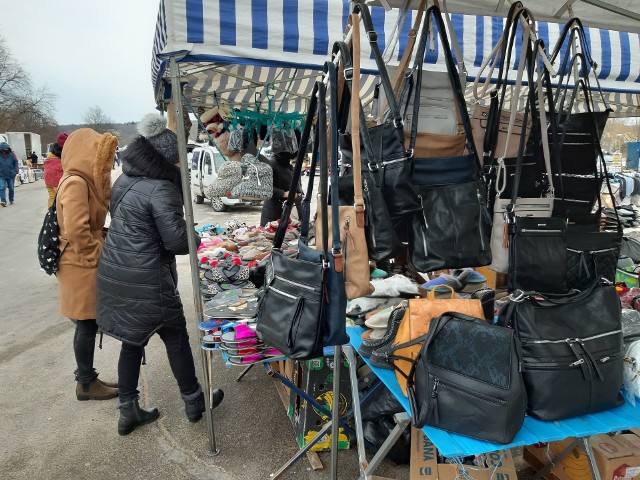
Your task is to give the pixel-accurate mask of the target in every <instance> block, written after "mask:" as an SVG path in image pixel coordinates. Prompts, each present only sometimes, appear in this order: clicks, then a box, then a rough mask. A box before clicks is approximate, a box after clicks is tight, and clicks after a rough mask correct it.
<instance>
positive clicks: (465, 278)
mask: <svg viewBox="0 0 640 480" xmlns="http://www.w3.org/2000/svg"><path fill="white" fill-rule="evenodd" d="M486 281H487V279H486V278H485V277H484V276H483V275H481V274H480V273H478V272H476V271H475V270H473V269H472V268H462V269H457V270H454V271H453V273H443V274H441V275H440V276H438V277H436V278H433V279H431V280H429V281H428V282H425V283H423V284H422V287H423V288H424V289H425V290H427V291H430V290H432V289H435V290H436V292H448V291H449V289H448V288H447V287H450V288H453V290H454V291H455V292H462V291H464V289H465V287H466V286H467V285H468V284H473V286H474V287H477V286H478V284H482V283H484V282H486ZM440 287H445V288H440Z"/></svg>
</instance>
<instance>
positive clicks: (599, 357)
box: [499, 283, 624, 420]
mask: <svg viewBox="0 0 640 480" xmlns="http://www.w3.org/2000/svg"><path fill="white" fill-rule="evenodd" d="M499 323H500V324H501V325H510V326H511V327H512V328H513V329H514V330H515V333H516V336H517V337H518V338H519V340H520V343H521V345H522V355H523V376H524V382H525V386H526V389H527V396H528V408H527V410H528V413H529V414H530V415H531V416H534V417H536V418H539V419H541V420H560V419H563V418H569V417H574V416H577V415H585V414H588V413H596V412H600V411H603V410H608V409H610V408H614V407H617V406H619V405H622V403H623V402H624V400H623V398H622V395H621V394H620V389H621V388H622V366H623V349H622V326H621V307H620V300H619V298H618V294H617V292H616V289H615V287H613V286H612V285H600V284H599V283H594V284H593V285H592V286H591V287H590V288H589V289H586V290H584V291H582V292H579V293H572V294H568V295H543V294H538V293H534V292H529V293H523V292H514V293H513V294H512V295H511V297H510V303H508V304H507V305H506V306H505V307H504V308H503V310H502V311H501V313H500V321H499Z"/></svg>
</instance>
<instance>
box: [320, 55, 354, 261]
mask: <svg viewBox="0 0 640 480" xmlns="http://www.w3.org/2000/svg"><path fill="white" fill-rule="evenodd" d="M324 73H325V74H326V73H328V74H329V75H328V76H329V97H330V98H331V102H330V103H329V119H328V120H329V121H328V123H326V125H328V126H329V127H331V130H330V132H329V133H330V135H329V138H330V141H331V143H330V148H331V150H330V154H329V158H330V160H331V165H330V167H329V165H326V164H325V166H324V168H323V166H322V160H323V157H320V184H321V187H320V188H321V189H322V191H321V195H325V196H326V195H327V192H329V193H330V195H331V230H332V232H331V241H332V246H331V248H332V250H331V251H332V253H333V256H334V259H335V262H336V271H338V272H340V271H342V260H341V259H342V255H341V252H342V242H341V241H340V216H339V215H340V213H339V206H340V198H339V196H338V194H339V192H338V182H339V180H338V173H339V172H338V75H337V73H336V66H335V65H334V64H333V62H325V63H324ZM323 85H324V83H323ZM319 92H320V93H322V90H319ZM324 93H325V97H324V99H323V98H322V97H320V103H319V108H320V112H319V113H322V108H323V103H324V105H325V108H326V89H325V92H324ZM320 121H321V118H320V115H318V122H320ZM325 122H326V113H325ZM321 140H322V139H321ZM359 154H360V151H359V150H358V155H359ZM354 159H355V152H354ZM358 163H359V162H358ZM354 168H355V161H354ZM328 170H331V188H330V189H329V185H328V182H329V179H328V177H329V172H328ZM358 173H360V169H358ZM354 179H355V174H354ZM360 200H362V183H361V184H360ZM327 201H328V198H327V199H326V201H325V200H323V202H322V207H323V208H324V210H323V214H324V215H325V217H323V218H322V222H323V226H322V228H323V230H324V228H325V225H324V223H325V221H327V222H328V219H327V218H326V215H327V214H328V212H327V205H328V204H327ZM362 208H363V209H364V203H363V205H362ZM328 226H329V225H328V223H327V225H326V228H327V238H325V235H324V234H325V232H324V231H323V232H322V235H323V236H322V240H323V242H325V243H323V245H324V249H325V250H327V251H328V250H329V246H328V245H327V243H326V242H327V241H328V240H329V239H328V232H329V228H328Z"/></svg>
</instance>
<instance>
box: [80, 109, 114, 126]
mask: <svg viewBox="0 0 640 480" xmlns="http://www.w3.org/2000/svg"><path fill="white" fill-rule="evenodd" d="M82 121H83V122H84V123H85V124H86V125H90V126H92V127H93V126H94V125H110V124H112V123H113V120H111V119H110V118H109V117H108V116H107V114H106V113H104V111H103V110H102V108H100V107H99V106H98V105H93V106H92V107H89V108H88V109H87V111H86V112H84V115H82Z"/></svg>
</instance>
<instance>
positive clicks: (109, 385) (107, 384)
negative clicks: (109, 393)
mask: <svg viewBox="0 0 640 480" xmlns="http://www.w3.org/2000/svg"><path fill="white" fill-rule="evenodd" d="M98 381H99V382H100V383H101V384H102V385H104V386H105V387H109V388H116V389H117V388H118V382H106V381H104V380H102V379H100V378H98Z"/></svg>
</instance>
